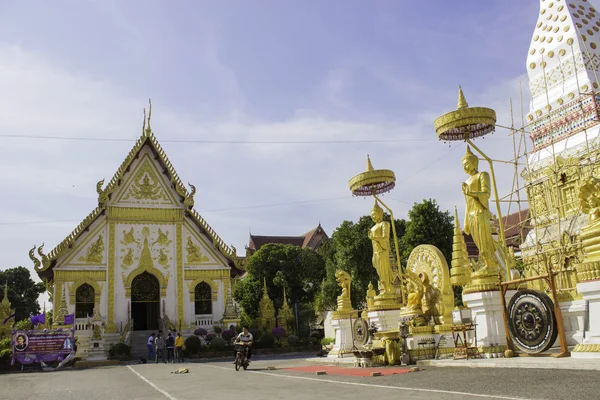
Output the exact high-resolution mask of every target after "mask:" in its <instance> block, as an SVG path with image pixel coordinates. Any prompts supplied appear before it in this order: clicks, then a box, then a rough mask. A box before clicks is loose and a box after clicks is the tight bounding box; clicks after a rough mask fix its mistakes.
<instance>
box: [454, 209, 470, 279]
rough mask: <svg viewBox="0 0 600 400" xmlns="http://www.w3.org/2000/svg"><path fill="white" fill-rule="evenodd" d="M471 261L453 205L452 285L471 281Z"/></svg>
mask: <svg viewBox="0 0 600 400" xmlns="http://www.w3.org/2000/svg"><path fill="white" fill-rule="evenodd" d="M471 271H472V270H471V262H470V261H469V254H468V252H467V245H466V243H465V238H464V236H463V233H462V230H461V229H460V222H459V220H458V211H457V210H456V207H454V237H453V238H452V268H451V269H450V276H451V278H450V282H451V283H452V285H454V286H465V285H466V284H468V283H469V282H470V281H471Z"/></svg>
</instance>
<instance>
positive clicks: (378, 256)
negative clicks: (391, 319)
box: [369, 201, 395, 297]
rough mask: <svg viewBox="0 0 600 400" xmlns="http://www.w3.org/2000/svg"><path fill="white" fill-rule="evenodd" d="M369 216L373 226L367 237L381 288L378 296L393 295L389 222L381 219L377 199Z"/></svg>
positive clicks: (380, 209) (381, 213)
mask: <svg viewBox="0 0 600 400" xmlns="http://www.w3.org/2000/svg"><path fill="white" fill-rule="evenodd" d="M371 218H372V219H373V222H375V226H373V227H372V228H371V230H370V231H369V239H371V242H372V244H373V267H374V268H375V270H376V271H377V275H378V276H379V284H380V288H381V289H382V292H380V293H379V296H382V297H389V296H390V295H391V296H395V295H394V294H393V289H394V288H393V281H394V274H393V271H392V267H391V266H390V223H389V222H388V221H384V220H383V209H382V208H381V207H380V206H379V204H377V201H376V202H375V205H374V206H373V209H372V210H371Z"/></svg>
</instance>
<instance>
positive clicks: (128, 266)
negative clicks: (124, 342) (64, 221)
mask: <svg viewBox="0 0 600 400" xmlns="http://www.w3.org/2000/svg"><path fill="white" fill-rule="evenodd" d="M149 115H150V114H149ZM190 188H191V189H190V190H188V189H187V188H186V187H185V186H184V184H183V183H182V181H181V180H180V178H179V176H178V175H177V173H176V172H175V169H174V168H173V166H172V165H171V162H170V161H169V160H168V158H167V156H166V154H165V152H164V151H163V149H162V148H161V146H160V144H159V143H158V141H157V140H156V138H155V136H154V134H153V132H152V130H151V128H150V116H149V117H148V119H147V122H146V119H145V121H144V128H143V129H142V134H141V136H140V138H139V139H138V140H137V142H136V143H135V145H134V146H133V149H131V151H130V152H129V154H128V155H127V157H126V158H125V160H124V161H123V163H122V164H121V166H120V167H119V168H118V170H117V172H116V174H115V175H114V176H113V178H112V179H111V180H110V181H108V183H107V184H106V185H104V180H101V181H100V182H98V184H97V187H96V190H97V193H98V206H97V207H96V208H95V209H94V210H92V212H91V213H90V214H89V215H88V216H87V217H85V218H84V219H83V221H82V222H81V223H80V224H79V225H78V226H77V227H76V228H75V229H74V230H73V232H71V233H70V234H69V235H68V236H67V237H66V238H65V239H64V240H63V241H62V242H61V243H59V244H58V245H57V246H56V247H55V248H54V249H53V250H51V251H50V252H48V253H47V254H45V253H44V249H43V247H44V245H43V244H42V245H40V246H39V247H38V248H37V249H36V248H35V247H34V248H33V249H32V250H31V251H30V258H31V259H32V261H33V262H34V264H35V269H36V271H37V273H38V275H39V276H40V278H41V279H43V280H44V282H45V283H46V285H47V288H48V291H49V293H50V295H51V297H52V300H53V304H54V309H55V310H56V311H55V318H54V325H57V324H64V322H65V321H64V318H65V315H70V314H75V324H76V325H78V329H79V327H83V326H85V324H86V322H87V321H89V320H88V317H91V316H93V315H94V314H95V315H96V318H102V320H103V322H104V324H103V325H104V326H105V328H104V335H105V336H110V335H113V336H115V337H116V336H117V335H116V334H117V332H121V333H123V332H128V331H130V330H133V331H145V330H157V329H159V328H162V329H177V330H183V331H187V330H188V329H189V330H193V329H194V328H195V327H197V326H204V327H206V328H209V329H212V326H213V325H214V324H220V323H223V324H226V325H227V326H229V325H230V324H231V323H232V322H235V321H236V320H237V315H235V314H236V313H235V308H234V307H233V302H232V298H231V287H232V282H233V281H234V280H235V279H236V278H237V277H238V276H240V274H241V272H243V271H242V270H241V268H242V267H241V264H242V260H241V259H240V258H239V257H238V256H237V255H236V249H235V248H234V247H233V246H231V247H230V246H228V245H227V244H225V242H224V241H223V239H221V238H220V237H219V236H218V235H217V233H216V232H215V231H214V230H213V229H212V228H211V227H210V226H209V225H208V223H207V222H206V221H205V220H204V219H203V218H202V217H201V216H200V215H199V214H198V213H197V212H196V211H195V210H194V194H195V191H196V190H195V188H194V186H193V185H191V184H190ZM59 305H61V307H60V309H59ZM62 305H64V306H62ZM121 338H123V335H121Z"/></svg>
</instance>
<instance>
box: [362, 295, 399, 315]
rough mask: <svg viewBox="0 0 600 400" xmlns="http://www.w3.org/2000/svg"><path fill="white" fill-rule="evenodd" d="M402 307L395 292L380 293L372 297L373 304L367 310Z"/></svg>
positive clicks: (397, 308)
mask: <svg viewBox="0 0 600 400" xmlns="http://www.w3.org/2000/svg"><path fill="white" fill-rule="evenodd" d="M401 307H402V304H400V301H399V299H398V296H397V295H396V294H395V293H385V292H384V293H381V294H379V295H377V296H375V298H374V299H373V306H372V307H369V311H383V310H399V309H400V308H401Z"/></svg>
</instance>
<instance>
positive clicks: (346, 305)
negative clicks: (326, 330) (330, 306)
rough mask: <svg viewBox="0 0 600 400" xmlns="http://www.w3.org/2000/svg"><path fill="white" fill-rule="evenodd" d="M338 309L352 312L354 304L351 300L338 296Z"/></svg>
mask: <svg viewBox="0 0 600 400" xmlns="http://www.w3.org/2000/svg"><path fill="white" fill-rule="evenodd" d="M337 309H338V310H352V302H351V301H350V298H348V297H342V296H338V298H337Z"/></svg>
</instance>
